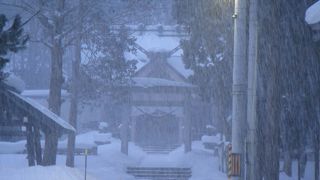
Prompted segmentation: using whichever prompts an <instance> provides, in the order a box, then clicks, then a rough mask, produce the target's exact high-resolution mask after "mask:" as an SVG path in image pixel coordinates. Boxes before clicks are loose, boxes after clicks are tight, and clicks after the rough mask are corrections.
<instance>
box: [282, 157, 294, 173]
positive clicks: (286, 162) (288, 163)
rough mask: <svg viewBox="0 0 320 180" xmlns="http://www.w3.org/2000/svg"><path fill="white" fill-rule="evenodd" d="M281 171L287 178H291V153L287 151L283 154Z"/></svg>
mask: <svg viewBox="0 0 320 180" xmlns="http://www.w3.org/2000/svg"><path fill="white" fill-rule="evenodd" d="M283 171H284V172H285V173H286V174H287V175H288V176H289V177H292V159H291V153H290V152H289V151H287V152H285V153H284V165H283Z"/></svg>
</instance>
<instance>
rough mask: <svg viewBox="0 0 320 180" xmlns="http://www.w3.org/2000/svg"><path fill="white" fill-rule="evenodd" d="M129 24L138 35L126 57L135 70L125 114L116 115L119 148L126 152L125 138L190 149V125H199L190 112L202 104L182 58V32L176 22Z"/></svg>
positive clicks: (144, 145)
mask: <svg viewBox="0 0 320 180" xmlns="http://www.w3.org/2000/svg"><path fill="white" fill-rule="evenodd" d="M129 28H131V29H130V30H131V31H134V32H133V33H134V36H135V37H136V38H137V40H136V42H135V47H136V48H137V52H136V53H135V54H129V53H128V54H126V58H127V59H137V60H138V65H137V68H138V69H137V71H136V74H135V77H134V78H133V81H134V83H133V85H132V87H130V97H129V98H128V103H127V105H126V106H125V107H123V109H122V110H121V114H122V116H125V117H121V118H120V119H122V120H121V121H122V122H121V123H120V128H121V130H120V137H121V139H122V142H123V147H122V152H124V153H127V145H128V143H127V142H128V137H131V140H132V141H133V142H134V143H135V144H137V145H140V146H141V147H142V148H144V149H145V150H146V151H147V152H148V151H150V152H153V151H155V152H156V151H157V150H159V151H161V150H163V151H166V150H167V151H170V150H172V149H174V148H175V147H177V146H179V145H181V144H184V145H185V146H184V147H185V151H186V152H188V151H190V150H191V141H192V136H193V135H192V131H195V127H194V126H193V124H201V123H199V122H197V123H192V122H193V121H195V119H194V117H195V116H194V115H195V114H197V111H198V113H199V112H200V111H201V110H200V109H201V108H202V107H200V106H199V107H198V108H199V109H196V105H200V103H197V101H198V102H200V101H199V98H198V97H197V95H196V91H197V87H196V86H194V85H192V84H190V83H189V82H188V80H187V78H188V76H190V75H191V74H192V71H191V70H188V69H186V68H185V67H184V63H183V61H182V50H181V48H180V40H181V38H185V37H186V35H185V34H183V33H181V31H177V27H175V26H162V27H159V26H150V27H149V26H148V27H146V29H145V30H144V31H140V30H139V28H137V29H135V27H134V26H133V27H132V26H129ZM202 113H203V112H202ZM203 114H205V113H203ZM203 117H205V115H204V116H203ZM208 119H209V118H208ZM208 119H207V120H208ZM198 120H200V119H198Z"/></svg>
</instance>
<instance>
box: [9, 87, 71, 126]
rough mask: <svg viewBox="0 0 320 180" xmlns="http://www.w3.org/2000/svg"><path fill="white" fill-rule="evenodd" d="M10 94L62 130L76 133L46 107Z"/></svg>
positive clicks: (18, 95)
mask: <svg viewBox="0 0 320 180" xmlns="http://www.w3.org/2000/svg"><path fill="white" fill-rule="evenodd" d="M11 93H12V94H14V95H15V96H16V97H18V98H20V99H21V100H23V101H24V102H26V103H28V104H29V105H30V106H32V107H33V108H35V109H37V110H38V111H40V112H41V113H42V114H43V115H45V116H46V117H48V118H49V119H50V120H52V121H54V122H55V123H56V124H58V125H60V126H61V127H63V128H64V129H67V130H70V131H74V132H75V131H76V130H75V129H74V127H72V126H71V125H70V124H69V123H67V122H66V121H65V120H63V119H62V118H61V117H59V116H58V115H56V114H55V113H53V112H51V111H50V110H49V109H47V108H46V107H44V106H42V105H41V104H39V103H38V102H36V101H34V100H32V99H30V98H27V97H23V96H21V95H20V94H17V93H15V92H12V91H11Z"/></svg>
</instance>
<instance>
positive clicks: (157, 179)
mask: <svg viewBox="0 0 320 180" xmlns="http://www.w3.org/2000/svg"><path fill="white" fill-rule="evenodd" d="M127 173H128V174H131V175H133V176H134V177H135V178H136V179H149V180H174V179H175V180H187V179H189V178H190V177H191V176H192V171H191V168H177V167H127Z"/></svg>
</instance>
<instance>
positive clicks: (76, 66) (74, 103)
mask: <svg viewBox="0 0 320 180" xmlns="http://www.w3.org/2000/svg"><path fill="white" fill-rule="evenodd" d="M82 7H83V6H82V0H79V9H78V11H79V13H78V14H79V17H82V15H81V13H82V12H81V11H82ZM81 31H82V19H81V20H80V23H79V27H78V29H77V32H76V33H77V38H76V42H75V44H76V47H75V58H74V59H73V61H72V85H71V102H70V115H69V123H70V125H72V126H73V127H74V128H75V129H77V114H78V88H79V82H78V79H79V73H80V72H79V70H80V62H81ZM75 142H76V134H75V133H71V134H69V136H68V151H67V160H66V165H67V166H69V167H74V151H75Z"/></svg>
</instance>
